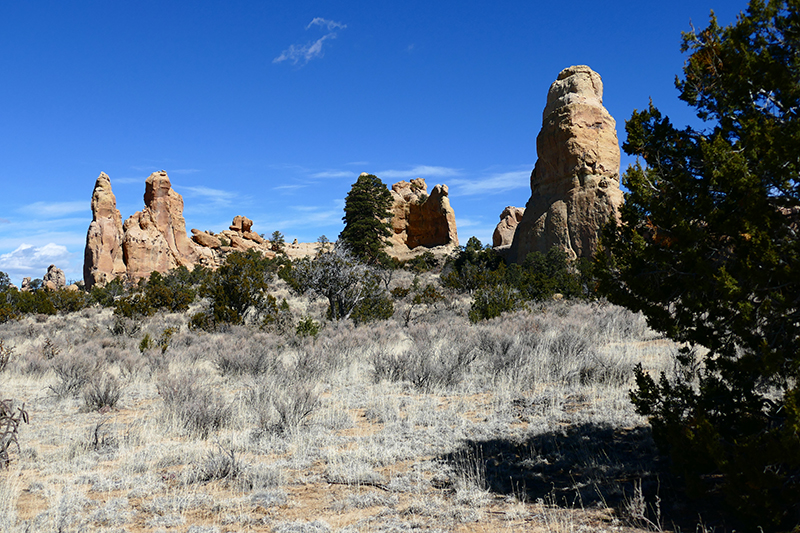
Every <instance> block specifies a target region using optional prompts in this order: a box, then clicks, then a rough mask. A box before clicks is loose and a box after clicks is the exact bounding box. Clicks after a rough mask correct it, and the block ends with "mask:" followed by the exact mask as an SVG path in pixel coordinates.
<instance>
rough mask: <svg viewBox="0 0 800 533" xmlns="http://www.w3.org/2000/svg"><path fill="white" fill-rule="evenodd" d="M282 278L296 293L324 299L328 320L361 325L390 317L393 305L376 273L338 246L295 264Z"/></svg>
mask: <svg viewBox="0 0 800 533" xmlns="http://www.w3.org/2000/svg"><path fill="white" fill-rule="evenodd" d="M284 277H285V278H286V279H287V280H288V281H289V284H290V286H291V287H292V289H293V290H294V291H296V292H299V293H301V294H302V293H311V294H313V295H320V296H324V297H325V298H326V299H327V300H328V318H329V319H331V320H341V319H345V318H353V320H354V321H356V322H359V323H361V322H370V321H372V320H379V319H383V318H388V317H390V316H391V315H392V312H393V304H392V302H391V299H390V298H389V296H388V294H387V293H386V291H385V290H384V289H382V288H381V286H380V278H379V276H378V275H377V274H376V272H375V270H374V269H373V268H371V267H368V266H366V265H364V264H363V263H361V262H359V261H358V260H357V259H356V258H355V257H354V256H353V255H352V254H351V253H350V252H349V251H348V250H347V248H346V247H345V246H343V245H342V244H340V243H337V244H336V245H335V246H334V249H333V250H332V251H330V252H324V253H320V254H319V255H317V257H315V258H313V259H309V258H305V259H302V260H300V261H298V262H297V263H296V264H295V265H294V268H293V269H292V270H291V272H286V273H285V274H284Z"/></svg>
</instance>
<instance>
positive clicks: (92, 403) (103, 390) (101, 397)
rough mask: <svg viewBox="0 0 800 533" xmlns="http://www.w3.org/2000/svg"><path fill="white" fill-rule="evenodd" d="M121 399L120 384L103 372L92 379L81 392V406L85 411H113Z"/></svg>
mask: <svg viewBox="0 0 800 533" xmlns="http://www.w3.org/2000/svg"><path fill="white" fill-rule="evenodd" d="M121 397H122V384H121V383H120V382H119V381H118V380H117V378H115V377H114V376H112V375H111V374H109V373H108V372H103V373H101V374H99V375H97V376H95V377H93V378H92V379H91V380H90V381H89V383H88V384H87V385H86V387H85V388H84V390H83V404H84V407H85V409H86V410H87V411H100V410H101V409H113V408H114V407H116V406H117V402H119V399H120V398H121Z"/></svg>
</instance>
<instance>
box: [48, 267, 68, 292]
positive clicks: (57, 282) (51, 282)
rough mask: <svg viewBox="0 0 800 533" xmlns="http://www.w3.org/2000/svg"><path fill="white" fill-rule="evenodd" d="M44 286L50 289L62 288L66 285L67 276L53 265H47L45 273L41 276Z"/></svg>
mask: <svg viewBox="0 0 800 533" xmlns="http://www.w3.org/2000/svg"><path fill="white" fill-rule="evenodd" d="M42 284H43V285H44V288H45V289H47V290H50V291H55V290H58V289H63V288H65V287H66V286H67V277H66V276H65V275H64V271H63V270H61V269H60V268H58V267H57V266H55V265H50V266H49V267H47V273H46V274H45V275H44V277H43V278H42Z"/></svg>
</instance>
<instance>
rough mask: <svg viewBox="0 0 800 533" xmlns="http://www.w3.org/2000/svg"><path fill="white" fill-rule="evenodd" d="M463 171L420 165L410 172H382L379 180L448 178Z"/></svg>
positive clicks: (379, 173) (379, 174)
mask: <svg viewBox="0 0 800 533" xmlns="http://www.w3.org/2000/svg"><path fill="white" fill-rule="evenodd" d="M460 174H461V171H460V170H458V169H456V168H449V167H431V166H427V165H419V166H416V167H414V168H412V169H410V170H382V171H380V172H378V174H377V175H378V177H379V178H393V179H394V178H400V179H403V178H446V177H450V176H458V175H460Z"/></svg>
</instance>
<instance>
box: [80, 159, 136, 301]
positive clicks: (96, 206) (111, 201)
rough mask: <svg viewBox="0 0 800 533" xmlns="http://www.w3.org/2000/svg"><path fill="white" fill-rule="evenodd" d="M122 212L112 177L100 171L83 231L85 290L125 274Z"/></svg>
mask: <svg viewBox="0 0 800 533" xmlns="http://www.w3.org/2000/svg"><path fill="white" fill-rule="evenodd" d="M122 232H123V230H122V216H121V215H120V213H119V210H118V209H117V199H116V197H115V196H114V193H113V191H112V190H111V180H110V179H109V177H108V175H106V173H105V172H101V173H100V176H98V178H97V181H96V182H95V184H94V191H93V192H92V222H91V224H89V231H88V232H87V233H86V248H85V251H84V256H83V282H84V285H85V286H86V290H90V289H91V288H92V286H94V285H95V284H100V285H104V284H106V283H107V282H109V281H111V280H113V279H114V278H117V277H120V276H123V275H125V273H126V272H127V269H126V268H125V261H124V258H123V255H122V237H123V233H122Z"/></svg>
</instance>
